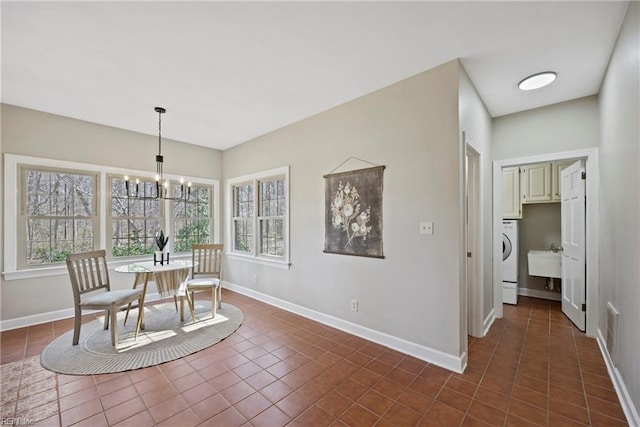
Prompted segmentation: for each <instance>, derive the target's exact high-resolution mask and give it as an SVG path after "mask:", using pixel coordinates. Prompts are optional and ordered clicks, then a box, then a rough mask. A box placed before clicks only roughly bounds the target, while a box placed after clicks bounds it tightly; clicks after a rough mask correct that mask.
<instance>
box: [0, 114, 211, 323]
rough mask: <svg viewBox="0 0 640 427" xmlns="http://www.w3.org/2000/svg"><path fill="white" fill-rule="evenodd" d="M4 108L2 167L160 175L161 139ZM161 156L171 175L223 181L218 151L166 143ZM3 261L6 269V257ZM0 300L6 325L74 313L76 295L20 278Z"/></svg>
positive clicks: (125, 281)
mask: <svg viewBox="0 0 640 427" xmlns="http://www.w3.org/2000/svg"><path fill="white" fill-rule="evenodd" d="M1 108H2V110H1V114H2V128H1V130H2V146H1V149H2V154H3V156H2V157H3V164H4V157H5V156H4V154H7V153H10V154H17V155H24V156H33V157H43V158H49V159H56V160H66V161H73V162H82V163H91V164H99V165H105V166H112V167H122V168H130V169H134V170H142V171H145V170H146V171H151V172H154V171H155V154H156V153H157V148H158V145H157V136H152V135H144V134H140V133H135V132H129V131H125V130H122V129H116V128H112V127H108V126H102V125H97V124H95V123H89V122H85V121H81V120H75V119H71V118H67V117H61V116H56V115H53V114H47V113H43V112H39V111H34V110H29V109H25V108H20V107H16V106H12V105H7V104H2V106H1ZM150 120H156V119H155V116H152V115H150ZM162 154H163V155H164V156H165V173H167V174H180V175H182V174H184V175H188V176H194V177H202V178H210V179H221V178H222V153H221V152H220V151H218V150H212V149H207V148H204V147H200V146H195V145H191V144H186V143H183V142H177V141H172V140H165V139H163V144H162ZM2 177H3V178H4V175H2ZM3 182H4V180H3ZM2 187H3V188H4V186H2ZM3 200H4V199H3ZM0 216H1V221H0V222H1V223H2V224H3V227H4V209H0ZM2 262H3V264H2V265H3V270H2V271H4V268H5V267H4V259H2ZM111 279H112V281H113V282H114V284H115V287H117V288H118V287H128V286H130V285H131V278H130V277H125V275H119V274H111ZM0 299H1V302H0V304H1V305H0V310H1V313H0V320H3V321H4V320H7V319H15V318H21V317H26V316H33V315H38V314H42V313H50V312H55V311H57V310H64V309H69V308H71V307H72V304H71V302H72V300H73V297H72V294H71V287H70V285H69V279H68V278H67V276H66V275H57V276H51V277H44V278H37V279H36V278H34V279H21V280H5V279H4V277H3V278H2V280H1V283H0ZM34 320H36V319H34Z"/></svg>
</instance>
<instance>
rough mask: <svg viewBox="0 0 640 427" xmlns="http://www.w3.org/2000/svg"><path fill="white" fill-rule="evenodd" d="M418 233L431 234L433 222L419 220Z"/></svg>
mask: <svg viewBox="0 0 640 427" xmlns="http://www.w3.org/2000/svg"><path fill="white" fill-rule="evenodd" d="M420 234H433V222H421V223H420Z"/></svg>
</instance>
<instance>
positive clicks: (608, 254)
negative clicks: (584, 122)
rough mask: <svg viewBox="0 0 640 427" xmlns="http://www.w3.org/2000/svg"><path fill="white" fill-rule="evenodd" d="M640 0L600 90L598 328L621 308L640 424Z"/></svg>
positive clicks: (625, 373)
mask: <svg viewBox="0 0 640 427" xmlns="http://www.w3.org/2000/svg"><path fill="white" fill-rule="evenodd" d="M639 41H640V3H638V2H631V3H630V4H629V9H628V11H627V15H626V17H625V20H624V22H623V26H622V29H621V31H620V35H619V38H618V41H617V43H616V47H615V49H614V52H613V55H612V56H611V61H610V64H609V68H608V70H607V73H606V75H605V79H604V82H603V84H602V90H601V92H600V120H601V129H602V133H601V140H602V142H601V146H600V178H601V180H600V184H601V187H600V197H601V204H600V206H601V209H600V292H601V298H600V305H601V306H600V313H601V315H600V328H599V329H600V332H601V333H602V334H603V336H606V330H607V316H606V304H607V302H611V304H613V306H614V307H615V308H616V309H617V310H618V311H619V312H620V320H619V326H618V327H619V330H618V334H619V335H618V346H619V347H618V351H619V354H618V357H617V359H618V360H617V363H618V366H617V371H618V372H616V374H619V375H620V377H621V378H622V380H623V382H624V385H625V387H626V389H627V392H628V396H629V397H630V399H631V402H630V403H631V404H632V406H634V407H635V420H632V419H631V420H629V421H630V424H631V425H634V424H635V425H638V424H640V417H639V416H638V414H639V413H640V363H639V362H638V361H640V327H639V326H640V310H638V307H640V263H639V262H638V260H640V214H639V212H640V190H639V188H640V186H639V185H638V183H640V172H639V170H640V169H639V168H638V164H639V163H640V130H639V128H638V117H640V106H639V104H640V95H639V94H640V65H639V59H638V56H639V53H638V52H640V42H639Z"/></svg>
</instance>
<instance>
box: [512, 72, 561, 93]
mask: <svg viewBox="0 0 640 427" xmlns="http://www.w3.org/2000/svg"><path fill="white" fill-rule="evenodd" d="M556 77H557V74H556V73H554V72H553V71H543V72H542V73H536V74H532V75H530V76H529V77H525V78H524V79H522V80H521V81H520V83H518V87H519V88H520V89H521V90H534V89H540V88H541V87H544V86H546V85H548V84H550V83H551V82H553V81H554V80H555V79H556Z"/></svg>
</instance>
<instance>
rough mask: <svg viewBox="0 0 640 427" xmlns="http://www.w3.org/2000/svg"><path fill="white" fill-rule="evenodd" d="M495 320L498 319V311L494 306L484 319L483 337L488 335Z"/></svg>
mask: <svg viewBox="0 0 640 427" xmlns="http://www.w3.org/2000/svg"><path fill="white" fill-rule="evenodd" d="M495 320H496V312H495V311H494V310H493V308H492V309H491V311H490V312H489V315H488V316H487V318H486V319H484V322H482V336H483V337H486V336H487V334H488V333H489V329H491V325H493V322H494V321H495Z"/></svg>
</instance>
